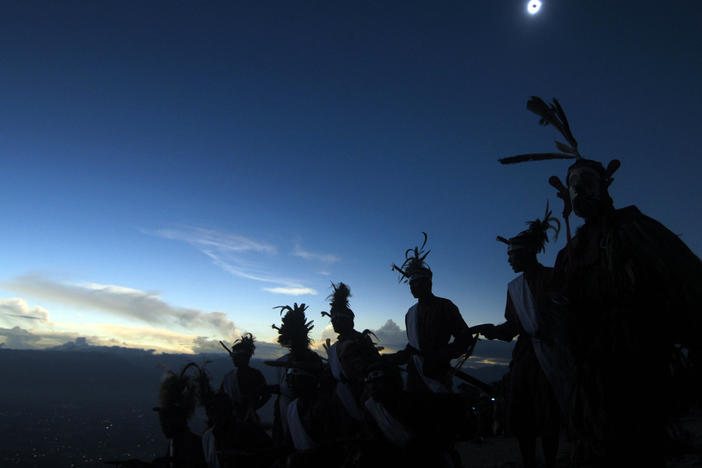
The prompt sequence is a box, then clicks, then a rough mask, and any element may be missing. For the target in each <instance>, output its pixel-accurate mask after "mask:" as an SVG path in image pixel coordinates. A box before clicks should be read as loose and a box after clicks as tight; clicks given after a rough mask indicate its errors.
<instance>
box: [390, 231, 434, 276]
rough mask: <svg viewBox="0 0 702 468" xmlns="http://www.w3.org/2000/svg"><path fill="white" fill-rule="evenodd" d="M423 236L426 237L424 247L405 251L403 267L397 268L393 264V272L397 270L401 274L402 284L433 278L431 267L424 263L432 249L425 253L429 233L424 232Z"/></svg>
mask: <svg viewBox="0 0 702 468" xmlns="http://www.w3.org/2000/svg"><path fill="white" fill-rule="evenodd" d="M422 234H423V235H424V242H422V246H421V247H415V248H414V249H407V250H405V261H404V262H403V263H402V266H397V265H395V264H394V263H393V264H392V269H393V271H394V270H397V272H398V273H400V278H399V281H400V282H403V281H404V282H405V283H406V282H407V281H410V280H413V279H415V278H431V277H432V272H431V269H430V268H429V265H427V264H426V263H425V262H424V259H425V258H427V255H429V252H431V249H429V250H427V251H426V252H425V251H424V247H426V245H427V233H426V232H422Z"/></svg>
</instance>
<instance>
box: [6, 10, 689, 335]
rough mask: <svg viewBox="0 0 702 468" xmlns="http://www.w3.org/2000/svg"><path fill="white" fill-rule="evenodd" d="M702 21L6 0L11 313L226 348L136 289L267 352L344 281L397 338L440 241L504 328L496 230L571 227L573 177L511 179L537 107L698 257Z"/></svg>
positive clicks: (644, 13) (621, 197)
mask: <svg viewBox="0 0 702 468" xmlns="http://www.w3.org/2000/svg"><path fill="white" fill-rule="evenodd" d="M700 24H702V4H700V3H699V2H696V1H679V2H673V3H672V4H666V3H661V2H653V1H638V0H637V1H633V0H632V1H617V2H606V1H588V2H575V1H565V0H560V1H559V0H551V1H549V0H544V2H543V7H542V10H541V12H540V13H539V14H538V15H536V16H533V17H532V16H529V15H527V13H526V1H511V0H509V1H508V0H504V1H485V2H475V1H463V2H457V1H452V2H440V3H437V2H407V1H403V2H362V1H359V2H343V3H342V2H322V1H320V2H263V1H256V2H253V1H252V2H212V1H169V2H156V1H148V2H143V1H139V2H124V1H121V2H88V1H82V2H79V1H75V2H31V1H8V2H4V3H3V5H2V6H1V7H0V44H1V47H2V49H1V50H2V54H0V170H1V172H2V174H3V181H2V184H0V200H1V201H2V205H1V206H2V207H3V215H4V223H3V228H2V230H0V240H1V241H2V242H1V244H0V258H1V259H2V264H3V266H4V269H3V274H2V275H1V278H0V279H2V284H1V285H0V298H2V300H5V301H9V300H11V299H21V300H23V301H24V303H23V304H24V306H25V308H26V310H28V311H30V312H27V313H32V312H31V311H36V310H38V309H36V308H37V307H39V308H41V309H42V310H46V311H48V314H49V315H48V316H47V317H48V318H47V319H46V323H44V325H42V326H45V327H53V328H52V330H58V329H60V330H62V331H64V332H69V331H71V330H79V331H76V333H81V332H82V333H84V334H85V333H93V334H94V335H95V336H98V335H99V336H104V337H108V336H109V333H108V334H105V333H107V332H104V330H103V332H104V333H103V334H102V335H100V334H99V333H98V331H96V329H95V328H94V327H93V328H91V329H90V330H88V329H86V328H82V329H81V328H78V327H77V325H76V323H78V322H80V323H83V324H85V323H91V324H98V323H99V324H102V325H101V326H108V325H109V326H118V325H119V326H121V327H123V328H124V330H127V329H129V328H128V327H134V329H135V330H136V327H142V326H143V327H153V328H157V329H158V330H162V331H163V330H169V332H172V333H173V334H177V333H180V334H182V335H183V336H182V337H180V338H178V339H179V340H181V341H182V342H186V341H187V340H188V339H189V338H187V337H186V335H187V333H191V334H193V333H197V334H200V335H203V336H210V337H215V336H217V334H222V333H225V334H226V333H227V330H228V329H222V328H216V327H215V331H212V330H209V331H207V330H205V328H206V327H204V326H203V327H204V328H198V327H199V326H201V325H202V324H199V325H197V326H195V325H193V324H191V323H186V324H185V325H184V324H183V323H182V322H181V321H180V320H177V319H174V320H171V319H172V318H173V317H171V316H169V315H168V314H169V313H171V312H168V310H170V309H168V310H160V309H159V310H160V312H154V314H156V315H158V314H159V313H161V314H166V318H165V319H162V320H160V321H159V319H153V317H152V315H150V314H149V313H145V317H147V318H144V317H141V316H139V315H134V314H132V313H130V312H129V311H126V308H129V307H130V306H129V305H128V304H131V303H130V302H129V301H127V303H126V304H127V305H124V306H121V305H120V306H119V307H118V306H115V305H114V303H113V302H114V301H117V302H118V303H119V304H122V303H121V302H119V301H120V300H121V299H122V297H121V296H120V294H123V295H124V294H127V295H128V296H129V295H130V294H131V296H129V299H130V300H133V299H134V297H135V296H139V294H142V293H143V294H144V295H149V297H151V298H156V299H157V300H158V301H160V303H162V304H166V305H167V306H168V307H171V308H172V309H178V310H180V309H182V308H187V309H188V310H196V311H200V312H201V313H202V314H204V315H203V316H204V317H211V316H209V315H207V314H209V313H211V312H213V311H219V312H223V313H224V314H226V317H227V319H228V320H229V321H230V322H234V324H235V325H232V324H231V323H229V324H228V325H227V326H230V327H235V328H237V329H242V330H243V329H247V330H252V331H254V333H257V334H259V335H261V336H262V337H264V338H265V337H269V336H270V332H271V330H270V329H269V328H267V327H268V326H269V325H270V323H271V322H272V321H273V320H275V319H276V314H275V312H272V311H271V309H270V307H272V306H274V305H278V304H280V303H286V302H292V301H293V300H296V301H298V302H299V301H302V302H306V303H309V304H311V315H312V316H313V317H314V318H315V319H316V321H317V323H318V324H319V326H318V328H317V329H319V330H321V329H322V328H323V325H324V324H325V323H326V321H323V320H322V319H321V318H319V317H318V312H319V311H320V310H324V308H325V305H326V304H325V300H324V298H325V296H326V294H327V293H328V284H329V283H328V282H329V281H330V280H333V281H340V280H343V281H346V282H348V283H349V284H350V286H351V290H352V292H353V293H354V296H353V297H352V304H351V305H352V308H354V310H356V313H357V316H358V322H359V326H361V327H364V328H365V327H371V328H377V327H379V326H380V325H382V324H383V323H384V322H385V321H386V320H387V319H393V320H395V321H396V322H398V323H399V324H400V325H403V324H402V317H403V315H404V312H405V311H406V309H407V307H408V306H409V305H410V303H411V296H410V295H409V291H407V288H406V287H405V286H398V285H397V281H396V276H395V275H394V274H393V273H391V272H390V264H391V263H392V262H398V261H401V260H402V254H403V252H404V250H405V249H406V248H407V247H412V246H414V245H415V244H416V243H417V242H418V241H419V240H420V237H421V231H427V232H428V233H429V235H430V246H431V247H432V249H433V251H432V254H431V255H430V257H429V260H430V265H431V266H432V268H433V269H434V270H435V278H436V279H435V284H436V292H437V294H439V295H443V296H446V297H449V298H451V299H452V300H454V302H456V304H457V305H458V306H459V308H460V309H461V311H462V312H463V315H464V317H465V318H466V320H467V321H468V322H469V323H476V322H482V321H499V320H500V319H501V316H502V313H503V309H504V298H505V288H506V283H507V281H508V280H509V279H511V277H512V276H513V273H512V272H511V270H510V269H509V266H508V265H507V263H506V261H505V260H506V255H505V251H504V246H503V245H501V244H498V243H496V242H495V236H496V235H497V234H501V235H505V236H508V235H512V234H515V233H516V232H518V231H520V230H521V229H523V227H524V222H525V221H526V220H528V219H533V218H535V217H537V216H540V215H541V214H542V213H543V207H544V204H545V202H546V200H547V199H548V200H550V201H551V204H552V206H554V208H555V210H554V211H556V212H559V211H560V207H561V205H560V203H559V200H558V199H557V198H556V197H555V194H554V192H553V189H551V188H550V187H549V186H548V184H547V179H548V177H549V176H550V175H553V174H558V175H560V176H561V177H563V174H564V173H565V169H566V167H567V164H566V163H561V162H543V163H533V164H527V165H520V166H513V167H505V166H500V165H499V164H498V163H497V162H496V159H497V158H499V157H502V156H507V155H512V154H516V153H521V152H531V151H550V150H552V149H553V140H554V139H556V138H557V137H558V135H557V134H556V132H555V131H554V130H553V129H552V128H543V127H540V126H539V125H538V124H537V121H538V118H537V117H536V116H535V115H533V114H530V113H528V112H527V111H526V110H525V104H526V100H527V99H528V97H529V96H531V95H540V96H542V97H544V98H547V99H550V98H552V97H557V98H559V100H560V101H561V103H562V104H563V106H564V108H565V110H566V113H567V114H568V116H569V119H570V121H571V126H572V128H573V131H574V133H575V136H576V138H578V140H579V142H580V148H581V151H582V152H583V153H584V154H585V155H586V156H588V157H591V158H594V159H599V160H602V161H605V162H606V161H608V160H609V159H611V158H612V157H617V158H619V159H621V161H622V168H621V169H620V170H619V172H618V173H617V175H616V181H615V182H614V185H613V186H612V190H611V192H612V194H613V197H614V200H615V205H616V206H620V207H621V206H625V205H629V204H636V205H637V206H639V208H640V209H641V210H642V211H644V212H645V213H646V214H649V215H650V216H653V217H654V218H656V219H659V220H660V221H662V222H663V223H664V224H666V225H667V226H669V227H670V228H671V229H672V230H673V231H674V232H676V233H681V234H682V235H683V239H684V240H685V241H686V242H687V243H688V245H689V246H690V247H691V248H692V249H693V251H695V253H697V254H699V253H700V252H702V240H701V236H700V234H702V222H701V221H700V219H699V216H698V213H700V212H702V193H701V192H700V182H699V174H700V169H702V164H701V163H700V161H701V159H700V158H701V157H702V155H700V149H699V143H698V142H697V140H698V139H699V136H700V135H702V110H701V109H702V91H701V90H700V84H699V83H702V34H700V33H699V25H700ZM564 237H565V236H564V235H563V236H561V238H560V239H559V240H558V242H556V243H555V244H554V245H551V247H550V248H549V250H548V252H547V254H546V255H545V256H544V257H543V262H544V263H546V264H550V263H552V261H553V257H554V256H555V253H556V251H557V249H559V248H561V247H562V246H563V242H564ZM106 285H109V287H108V286H106ZM103 286H104V287H103ZM101 287H102V289H101ZM62 288H63V289H62ZM86 288H88V289H90V288H92V289H90V291H93V293H94V291H95V290H98V291H102V292H103V293H105V294H108V293H109V294H112V296H109V298H108V299H106V300H107V305H106V303H105V302H99V301H98V302H90V301H89V300H87V299H85V297H83V296H80V294H82V293H85V290H86ZM105 288H107V289H105ZM109 288H112V289H109ZM120 288H121V289H120ZM128 291H132V292H128ZM314 293H316V294H314ZM77 296H80V297H82V299H79V298H77ZM113 296H115V297H113ZM13 304H18V303H17V302H16V301H15V302H13ZM121 307H122V308H121ZM176 315H177V314H176ZM148 317H152V318H151V319H149V318H148ZM181 319H182V317H181ZM176 322H177V323H176ZM3 323H4V324H5V326H6V327H10V326H14V325H18V324H17V323H16V322H11V320H10V319H9V318H7V317H5V319H4V322H0V326H1V325H2V324H3ZM27 323H28V322H21V323H19V325H18V326H22V327H23V328H27V329H33V330H35V331H37V330H39V328H37V326H36V325H34V328H32V327H30V326H29V325H27ZM208 323H209V322H208ZM31 324H35V321H33V322H31ZM82 326H84V327H85V326H86V325H82ZM96 326H97V325H96ZM139 330H141V328H139ZM37 333H38V331H37ZM123 333H125V335H120V336H122V337H126V338H119V339H120V340H122V339H124V340H126V341H129V339H130V338H129V336H131V335H129V336H128V334H127V332H126V331H124V332H123ZM140 333H142V335H139V334H138V333H137V332H136V331H134V336H135V337H136V336H137V335H138V336H139V337H140V338H138V339H137V338H134V340H135V341H134V343H136V342H138V343H145V342H146V341H148V340H149V339H150V338H149V339H147V338H144V337H143V331H142V332H140ZM188 336H189V335H188ZM154 339H156V338H154ZM139 340H141V341H139ZM183 340H185V341H183ZM179 343H180V342H179ZM181 344H182V343H181ZM164 346H165V345H164Z"/></svg>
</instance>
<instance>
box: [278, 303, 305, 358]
mask: <svg viewBox="0 0 702 468" xmlns="http://www.w3.org/2000/svg"><path fill="white" fill-rule="evenodd" d="M274 309H280V313H281V315H282V314H283V312H285V315H283V319H282V323H281V325H280V327H277V326H275V325H273V328H275V329H276V330H278V343H279V344H280V345H281V346H283V347H285V348H288V349H290V351H292V352H295V351H301V350H302V349H304V348H307V347H309V344H310V343H311V341H312V340H311V339H310V337H309V332H310V330H312V329H313V328H314V325H312V324H313V323H314V321H312V320H310V321H308V320H307V317H305V311H306V310H307V306H306V305H305V304H300V305H299V306H298V305H297V302H296V303H295V304H293V306H292V307H290V306H289V305H284V306H276V307H274Z"/></svg>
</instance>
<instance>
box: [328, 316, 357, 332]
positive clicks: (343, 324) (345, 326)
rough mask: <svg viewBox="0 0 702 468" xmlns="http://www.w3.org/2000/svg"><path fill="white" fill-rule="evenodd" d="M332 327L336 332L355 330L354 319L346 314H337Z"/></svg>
mask: <svg viewBox="0 0 702 468" xmlns="http://www.w3.org/2000/svg"><path fill="white" fill-rule="evenodd" d="M331 323H332V327H334V332H335V333H346V332H349V331H351V330H353V319H352V318H351V317H346V316H335V317H334V318H332V321H331Z"/></svg>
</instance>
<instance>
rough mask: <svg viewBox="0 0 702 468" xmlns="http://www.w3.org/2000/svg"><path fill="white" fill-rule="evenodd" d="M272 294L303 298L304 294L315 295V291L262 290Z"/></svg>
mask: <svg viewBox="0 0 702 468" xmlns="http://www.w3.org/2000/svg"><path fill="white" fill-rule="evenodd" d="M263 290H264V291H268V292H270V293H273V294H287V295H288V296H303V295H305V294H313V295H314V294H317V291H316V290H314V289H312V288H281V287H279V288H263Z"/></svg>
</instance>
